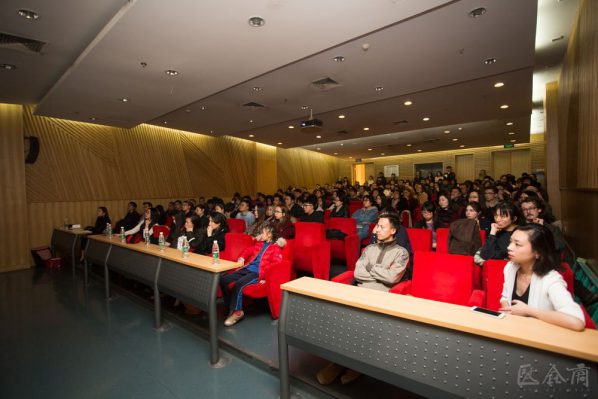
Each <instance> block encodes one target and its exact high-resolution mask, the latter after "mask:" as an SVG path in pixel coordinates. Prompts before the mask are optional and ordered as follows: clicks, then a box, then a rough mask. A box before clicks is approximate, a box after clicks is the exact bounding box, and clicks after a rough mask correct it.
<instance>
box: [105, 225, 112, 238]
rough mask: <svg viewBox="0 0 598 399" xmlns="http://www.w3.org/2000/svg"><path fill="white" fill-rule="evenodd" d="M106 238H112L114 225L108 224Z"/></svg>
mask: <svg viewBox="0 0 598 399" xmlns="http://www.w3.org/2000/svg"><path fill="white" fill-rule="evenodd" d="M106 237H108V238H112V225H111V224H110V223H106Z"/></svg>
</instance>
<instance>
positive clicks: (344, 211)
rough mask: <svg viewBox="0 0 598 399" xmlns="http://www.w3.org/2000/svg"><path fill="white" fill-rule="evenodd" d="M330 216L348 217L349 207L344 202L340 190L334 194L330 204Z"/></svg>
mask: <svg viewBox="0 0 598 399" xmlns="http://www.w3.org/2000/svg"><path fill="white" fill-rule="evenodd" d="M329 209H330V217H331V218H348V217H349V208H348V207H347V205H346V204H345V195H344V194H343V193H341V192H340V191H339V192H337V194H336V195H335V196H334V198H333V200H332V205H331V206H330V208H329Z"/></svg>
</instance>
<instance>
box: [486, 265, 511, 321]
mask: <svg viewBox="0 0 598 399" xmlns="http://www.w3.org/2000/svg"><path fill="white" fill-rule="evenodd" d="M506 264H507V261H506V260H502V259H489V260H487V261H486V262H484V265H483V266H482V289H483V290H484V291H485V292H486V305H485V306H486V307H487V308H488V309H491V310H498V309H499V308H500V296H501V294H502V286H503V283H504V281H505V275H504V272H503V271H504V269H505V265H506Z"/></svg>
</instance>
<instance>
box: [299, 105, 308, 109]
mask: <svg viewBox="0 0 598 399" xmlns="http://www.w3.org/2000/svg"><path fill="white" fill-rule="evenodd" d="M308 108H309V106H307V105H302V106H301V109H308Z"/></svg>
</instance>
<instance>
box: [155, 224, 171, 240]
mask: <svg viewBox="0 0 598 399" xmlns="http://www.w3.org/2000/svg"><path fill="white" fill-rule="evenodd" d="M152 229H153V231H154V234H152V235H153V236H154V237H156V238H158V237H160V233H162V234H163V235H164V237H168V234H170V228H169V227H168V226H161V225H158V224H155V225H154V226H153V227H152Z"/></svg>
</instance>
